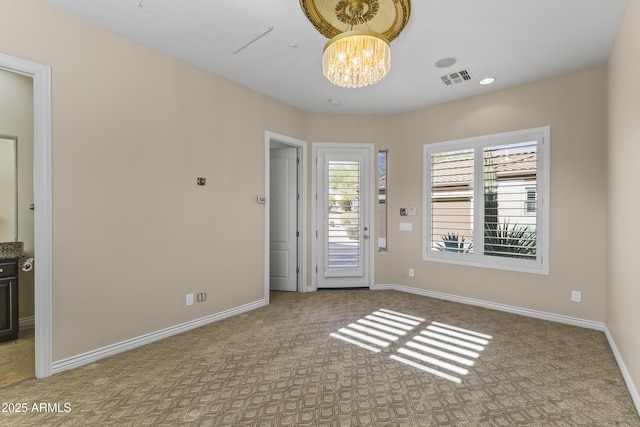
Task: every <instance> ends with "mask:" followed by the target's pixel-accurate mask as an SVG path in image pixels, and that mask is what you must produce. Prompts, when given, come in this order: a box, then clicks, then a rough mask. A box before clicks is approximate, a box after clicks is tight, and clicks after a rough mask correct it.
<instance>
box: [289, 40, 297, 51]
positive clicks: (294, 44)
mask: <svg viewBox="0 0 640 427" xmlns="http://www.w3.org/2000/svg"><path fill="white" fill-rule="evenodd" d="M289 46H290V47H292V48H294V49H295V48H297V47H298V43H296V42H291V43H289Z"/></svg>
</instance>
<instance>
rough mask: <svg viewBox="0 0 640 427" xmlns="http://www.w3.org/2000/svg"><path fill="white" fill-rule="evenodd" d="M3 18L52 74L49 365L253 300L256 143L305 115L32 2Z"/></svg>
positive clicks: (2, 48) (260, 179)
mask: <svg viewBox="0 0 640 427" xmlns="http://www.w3.org/2000/svg"><path fill="white" fill-rule="evenodd" d="M0 16H4V17H10V19H9V18H6V19H4V20H3V25H2V26H0V52H3V53H5V54H8V55H12V56H16V57H19V58H22V59H27V60H31V61H34V62H37V63H40V64H44V65H48V66H50V67H51V68H52V90H53V93H52V122H53V130H52V134H53V135H52V158H53V167H52V169H53V360H54V361H56V360H60V359H63V358H66V357H69V356H74V355H78V354H81V353H84V352H87V351H89V350H93V349H96V348H100V347H103V346H107V345H110V344H114V343H117V342H120V341H123V340H126V339H130V338H134V337H137V336H140V335H143V334H145V333H150V332H154V331H157V330H160V329H162V328H166V327H169V326H174V325H177V324H180V323H183V322H186V321H189V320H194V319H197V318H200V317H203V316H206V315H210V314H214V313H219V312H221V311H223V310H227V309H231V308H235V307H238V306H241V305H243V304H248V303H251V302H255V301H259V300H261V299H262V298H263V296H264V277H263V276H264V273H263V272H264V269H263V267H262V266H263V264H264V242H263V240H264V238H263V236H264V205H259V204H257V203H256V196H257V195H259V194H263V193H264V131H265V129H269V130H271V131H274V132H279V133H283V134H287V135H290V136H292V137H298V138H303V137H304V136H305V115H304V113H303V112H301V111H299V110H296V109H294V108H292V107H289V106H287V105H284V104H282V103H279V102H276V101H274V100H272V99H270V98H267V97H265V96H263V95H260V94H258V93H256V92H253V91H251V90H249V89H245V88H242V87H240V86H238V85H235V84H233V83H230V82H229V81H227V80H224V79H222V78H219V77H216V76H214V75H211V74H209V73H206V72H204V71H202V70H199V69H197V68H195V67H193V66H191V65H188V64H186V63H183V62H181V61H178V60H176V59H172V58H170V57H168V56H166V55H164V54H161V53H159V52H157V51H154V50H151V49H149V48H146V47H144V46H142V45H140V44H137V43H134V42H131V41H129V40H127V39H125V38H123V37H120V36H117V35H115V34H114V33H111V32H108V31H105V30H102V29H99V28H97V27H95V26H93V25H91V24H89V23H87V22H84V21H81V20H79V19H77V18H75V17H72V16H70V15H68V14H65V13H62V12H60V11H58V10H56V9H53V8H51V7H49V6H46V5H44V4H42V3H39V2H37V1H35V0H21V1H7V0H0ZM197 177H206V178H207V185H206V186H205V187H198V186H196V178H197ZM193 292H207V293H208V299H207V301H206V303H196V304H195V305H193V306H191V307H185V295H186V294H187V293H193Z"/></svg>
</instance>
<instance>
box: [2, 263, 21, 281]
mask: <svg viewBox="0 0 640 427" xmlns="http://www.w3.org/2000/svg"><path fill="white" fill-rule="evenodd" d="M17 275H18V263H17V262H16V261H11V262H0V278H2V277H16V276H17Z"/></svg>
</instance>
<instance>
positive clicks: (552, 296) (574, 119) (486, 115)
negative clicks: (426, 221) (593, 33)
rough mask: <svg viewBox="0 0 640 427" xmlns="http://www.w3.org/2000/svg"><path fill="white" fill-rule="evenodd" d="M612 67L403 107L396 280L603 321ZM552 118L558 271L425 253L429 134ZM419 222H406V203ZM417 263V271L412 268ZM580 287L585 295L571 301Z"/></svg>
mask: <svg viewBox="0 0 640 427" xmlns="http://www.w3.org/2000/svg"><path fill="white" fill-rule="evenodd" d="M605 71H606V70H605V67H604V66H598V67H594V68H589V69H585V70H582V71H578V72H574V73H570V74H565V75H561V76H557V77H553V78H549V79H545V80H541V81H537V82H533V83H530V84H525V85H521V86H518V87H514V88H510V89H505V90H499V91H495V92H491V93H488V94H485V95H481V96H477V97H473V98H468V99H465V100H461V101H456V102H451V103H448V104H444V105H440V106H436V107H433V108H427V109H424V110H420V111H415V112H410V113H406V114H402V115H399V116H398V117H397V118H396V119H395V120H394V122H393V126H394V129H393V134H394V135H395V138H396V143H395V144H394V145H393V148H394V151H395V152H396V153H398V154H397V156H395V157H393V158H391V160H390V166H389V169H390V172H389V173H390V181H391V182H392V184H390V186H389V192H390V194H392V195H393V198H392V201H391V204H390V208H391V216H390V218H391V224H390V227H389V229H390V237H389V239H390V247H391V248H392V252H393V265H392V272H391V275H392V281H393V282H394V283H398V284H402V285H406V286H410V287H415V288H419V289H426V290H430V291H436V292H442V293H447V294H453V295H458V296H463V297H469V298H475V299H480V300H487V301H491V302H494V303H499V304H506V305H510V306H516V307H520V308H526V309H531V310H538V311H543V312H548V313H554V314H558V315H563V316H570V317H576V318H580V319H586V320H591V321H595V322H603V321H604V295H605V230H604V225H605V201H606V174H605V171H604V168H603V159H604V157H605V145H604V140H605V135H606V134H605V132H606V126H605V119H606V115H605V100H606V98H605V96H606V87H605ZM546 125H549V126H550V127H551V200H550V210H551V212H550V214H551V219H550V224H551V227H550V259H549V260H548V262H549V263H550V264H549V265H550V274H549V275H548V276H545V275H538V274H527V273H516V272H508V271H500V270H493V269H485V268H478V267H465V266H458V265H452V264H444V263H436V262H425V261H422V244H423V240H422V228H423V227H422V218H423V217H422V215H423V212H422V201H423V200H422V167H423V163H422V162H423V160H422V150H423V144H425V143H435V142H439V141H447V140H453V139H459V138H465V137H471V136H480V135H487V134H493V133H499V132H507V131H514V130H519V129H527V128H533V127H539V126H546ZM409 206H415V207H417V208H418V209H419V215H418V216H415V217H404V219H402V221H403V222H412V223H413V230H414V231H412V232H404V231H402V232H401V231H398V223H399V222H401V218H400V217H399V216H398V214H397V212H398V209H399V208H400V207H409ZM407 268H414V269H415V277H414V278H409V277H408V276H407V275H406V269H407ZM571 290H579V291H582V302H581V303H579V304H578V303H573V302H571V301H570V295H571Z"/></svg>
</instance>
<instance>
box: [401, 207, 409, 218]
mask: <svg viewBox="0 0 640 427" xmlns="http://www.w3.org/2000/svg"><path fill="white" fill-rule="evenodd" d="M407 215H408V213H407V208H400V216H407Z"/></svg>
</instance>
